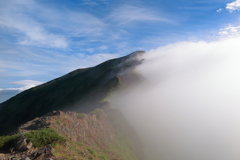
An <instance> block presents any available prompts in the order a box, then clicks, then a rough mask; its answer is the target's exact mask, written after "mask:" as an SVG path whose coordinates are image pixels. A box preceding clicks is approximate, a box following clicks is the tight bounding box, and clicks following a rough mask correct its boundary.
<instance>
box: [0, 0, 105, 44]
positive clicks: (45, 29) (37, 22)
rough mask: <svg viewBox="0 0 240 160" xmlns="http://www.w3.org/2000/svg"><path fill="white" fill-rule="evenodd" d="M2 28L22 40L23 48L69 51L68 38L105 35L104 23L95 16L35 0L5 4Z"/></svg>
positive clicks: (1, 14)
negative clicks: (51, 6) (103, 30)
mask: <svg viewBox="0 0 240 160" xmlns="http://www.w3.org/2000/svg"><path fill="white" fill-rule="evenodd" d="M0 18H1V19H0V25H1V26H2V27H3V29H4V28H6V29H10V30H11V33H13V34H14V35H15V36H16V35H17V36H18V42H19V44H22V45H34V46H40V47H44V48H48V47H50V48H67V47H68V45H69V41H68V37H74V36H85V35H90V36H96V35H101V34H102V33H101V31H102V28H104V23H103V22H101V21H100V20H99V19H98V18H96V17H94V16H93V15H91V14H88V13H84V12H80V11H78V12H74V11H71V10H64V11H62V10H59V9H58V8H49V7H48V6H43V5H41V4H39V2H37V1H34V0H28V1H24V2H18V1H12V0H9V1H7V2H5V3H1V7H0Z"/></svg>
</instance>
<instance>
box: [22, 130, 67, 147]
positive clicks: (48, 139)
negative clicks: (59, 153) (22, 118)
mask: <svg viewBox="0 0 240 160" xmlns="http://www.w3.org/2000/svg"><path fill="white" fill-rule="evenodd" d="M25 136H26V138H27V140H30V141H31V142H32V143H33V147H43V146H46V145H49V144H54V143H55V142H63V141H64V140H65V139H64V138H63V137H62V136H60V135H59V134H57V133H56V132H55V131H54V130H53V129H51V128H44V129H41V130H37V131H31V132H28V133H26V134H25Z"/></svg>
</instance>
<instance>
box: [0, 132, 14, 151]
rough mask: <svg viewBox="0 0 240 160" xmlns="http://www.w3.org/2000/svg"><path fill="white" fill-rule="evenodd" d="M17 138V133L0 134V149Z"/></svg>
mask: <svg viewBox="0 0 240 160" xmlns="http://www.w3.org/2000/svg"><path fill="white" fill-rule="evenodd" d="M18 138H19V135H12V136H1V137H0V149H1V148H2V147H4V146H6V145H9V144H11V143H12V142H13V141H15V140H16V139H18Z"/></svg>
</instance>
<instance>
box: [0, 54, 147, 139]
mask: <svg viewBox="0 0 240 160" xmlns="http://www.w3.org/2000/svg"><path fill="white" fill-rule="evenodd" d="M144 53H145V52H144V51H136V52H133V53H131V54H129V55H127V56H124V57H121V58H116V59H112V60H108V61H106V62H103V63H101V64H99V65H97V66H95V67H91V68H84V69H77V70H75V71H72V72H70V73H68V74H66V75H64V76H62V77H59V78H56V79H54V80H51V81H49V82H47V83H44V84H42V85H39V86H36V87H33V88H31V89H28V90H26V91H23V92H22V93H20V94H18V95H16V96H14V97H12V98H10V99H9V100H7V101H5V102H3V103H1V104H0V124H1V128H2V130H0V135H4V134H8V133H9V132H11V131H13V130H14V129H16V128H17V127H18V126H19V125H21V124H23V123H25V122H27V121H29V120H31V119H33V118H35V117H39V116H42V115H44V114H46V113H48V112H51V111H53V110H59V109H60V110H63V111H68V110H70V111H71V110H73V111H74V110H75V111H80V112H86V113H87V112H91V111H92V110H94V109H95V108H99V107H100V108H101V107H102V106H103V105H104V104H105V103H102V102H101V100H102V99H104V98H105V97H106V96H107V94H108V93H109V92H110V91H111V90H114V89H116V88H117V87H118V86H119V85H120V82H119V81H120V80H119V77H127V78H126V79H127V80H129V81H135V80H137V79H138V76H137V75H135V74H134V73H131V71H132V70H133V69H134V67H135V66H137V65H139V64H141V63H142V59H141V58H139V57H141V55H142V54H144Z"/></svg>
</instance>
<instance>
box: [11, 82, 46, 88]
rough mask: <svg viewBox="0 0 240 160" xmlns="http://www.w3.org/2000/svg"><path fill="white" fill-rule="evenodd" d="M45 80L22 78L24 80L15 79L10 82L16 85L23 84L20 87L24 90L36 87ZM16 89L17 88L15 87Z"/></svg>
mask: <svg viewBox="0 0 240 160" xmlns="http://www.w3.org/2000/svg"><path fill="white" fill-rule="evenodd" d="M42 83H43V82H40V81H33V80H22V81H14V82H10V84H15V85H23V86H22V87H20V88H18V90H19V91H24V90H26V89H29V88H32V87H35V86H37V85H40V84H42ZM15 89H16V88H15Z"/></svg>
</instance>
